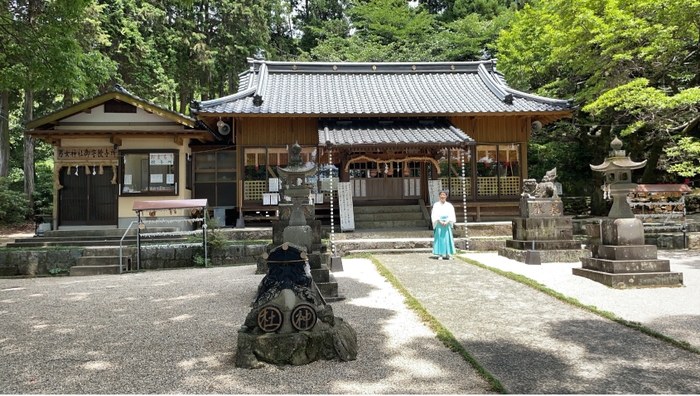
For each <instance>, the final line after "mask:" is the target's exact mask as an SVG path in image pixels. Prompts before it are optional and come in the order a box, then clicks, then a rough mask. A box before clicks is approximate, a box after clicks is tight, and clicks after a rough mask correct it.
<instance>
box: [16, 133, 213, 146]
mask: <svg viewBox="0 0 700 396" xmlns="http://www.w3.org/2000/svg"><path fill="white" fill-rule="evenodd" d="M25 133H26V134H27V135H30V136H32V137H33V138H35V139H40V140H44V141H46V142H47V143H51V144H56V145H58V146H60V141H61V140H62V139H75V138H85V137H108V138H109V139H110V141H111V142H112V143H114V144H118V145H120V141H121V139H122V138H127V137H128V138H141V139H148V138H153V137H163V136H172V138H173V141H174V142H175V143H178V144H182V139H185V138H188V139H196V140H199V141H201V142H212V141H214V140H215V139H214V136H213V135H212V134H211V133H210V132H209V131H207V130H200V129H177V130H170V131H149V130H120V131H114V130H101V131H100V130H97V131H96V130H63V129H61V130H55V129H35V130H32V131H27V132H25Z"/></svg>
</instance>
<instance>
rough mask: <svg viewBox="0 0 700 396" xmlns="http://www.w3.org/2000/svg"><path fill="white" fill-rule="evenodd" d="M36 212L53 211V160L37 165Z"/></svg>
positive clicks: (35, 185) (35, 181)
mask: <svg viewBox="0 0 700 396" xmlns="http://www.w3.org/2000/svg"><path fill="white" fill-rule="evenodd" d="M35 170H36V179H35V180H34V213H51V212H52V211H53V160H52V159H47V160H44V161H41V162H37V163H36V165H35Z"/></svg>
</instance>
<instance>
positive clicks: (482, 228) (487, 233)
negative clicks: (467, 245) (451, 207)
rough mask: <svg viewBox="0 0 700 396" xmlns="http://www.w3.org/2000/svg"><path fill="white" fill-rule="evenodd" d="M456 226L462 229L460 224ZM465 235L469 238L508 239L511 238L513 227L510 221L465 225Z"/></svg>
mask: <svg viewBox="0 0 700 396" xmlns="http://www.w3.org/2000/svg"><path fill="white" fill-rule="evenodd" d="M457 226H458V227H462V225H461V224H458V225H457ZM467 233H468V235H469V236H470V237H493V236H505V237H508V238H512V237H513V227H512V223H511V222H510V221H508V222H505V221H503V222H491V223H467Z"/></svg>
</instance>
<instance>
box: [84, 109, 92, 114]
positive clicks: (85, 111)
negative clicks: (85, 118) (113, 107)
mask: <svg viewBox="0 0 700 396" xmlns="http://www.w3.org/2000/svg"><path fill="white" fill-rule="evenodd" d="M83 113H87V114H90V113H92V109H91V108H89V107H88V108H87V109H85V110H83Z"/></svg>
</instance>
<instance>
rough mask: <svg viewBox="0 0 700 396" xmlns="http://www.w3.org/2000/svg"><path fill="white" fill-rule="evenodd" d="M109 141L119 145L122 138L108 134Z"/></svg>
mask: <svg viewBox="0 0 700 396" xmlns="http://www.w3.org/2000/svg"><path fill="white" fill-rule="evenodd" d="M109 142H110V143H112V144H116V145H117V146H121V145H122V138H120V137H118V136H110V137H109Z"/></svg>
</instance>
